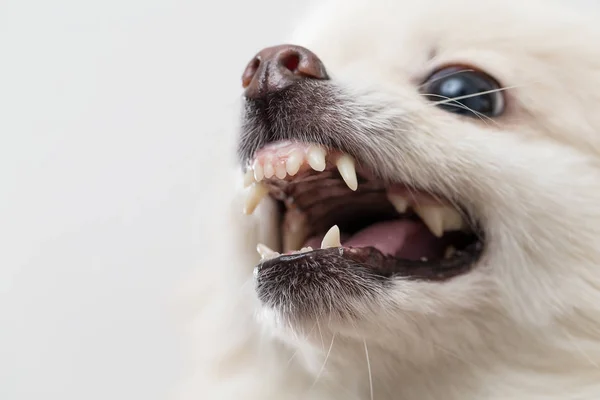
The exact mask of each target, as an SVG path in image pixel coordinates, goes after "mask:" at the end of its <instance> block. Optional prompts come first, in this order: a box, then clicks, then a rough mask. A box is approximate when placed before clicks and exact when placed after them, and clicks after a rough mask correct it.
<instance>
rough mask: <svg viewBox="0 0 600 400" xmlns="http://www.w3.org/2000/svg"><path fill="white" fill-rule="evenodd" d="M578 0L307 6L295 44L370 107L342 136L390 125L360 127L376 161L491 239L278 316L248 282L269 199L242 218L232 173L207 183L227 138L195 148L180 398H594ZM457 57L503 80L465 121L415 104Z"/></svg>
mask: <svg viewBox="0 0 600 400" xmlns="http://www.w3.org/2000/svg"><path fill="white" fill-rule="evenodd" d="M584 3H585V2H579V3H577V4H576V5H575V3H572V2H567V1H545V2H542V1H524V0H503V1H496V0H490V1H487V0H486V1H481V0H453V1H448V0H421V1H408V0H402V1H392V0H388V1H386V0H377V1H372V0H370V1H367V0H363V1H360V0H353V1H348V0H345V1H342V2H330V3H328V4H327V5H324V6H323V7H321V8H320V9H319V10H317V12H316V13H315V15H314V17H313V18H311V19H310V20H308V21H307V22H306V23H305V24H304V25H302V26H301V29H300V30H299V31H298V32H297V34H296V36H295V38H294V41H293V42H294V43H297V44H301V45H304V46H306V47H308V48H309V49H311V50H312V51H314V52H315V53H316V54H317V55H318V56H319V57H320V58H321V59H322V60H323V62H324V64H325V66H326V68H327V69H328V71H329V72H330V74H331V76H332V82H333V84H335V85H336V87H338V88H339V91H340V98H341V99H343V100H344V104H354V105H357V104H359V105H360V104H376V105H382V104H384V105H385V107H386V108H385V110H386V111H385V112H384V113H382V114H380V115H378V116H375V117H373V118H372V119H370V120H356V121H354V123H355V125H356V126H357V129H359V131H360V129H362V131H363V132H366V131H367V130H368V129H377V128H378V127H382V126H383V127H385V128H386V129H388V130H389V129H390V122H389V121H390V120H393V119H394V118H396V117H398V118H399V120H400V121H401V122H400V123H399V125H398V126H395V125H394V128H397V131H395V135H393V136H385V137H379V138H371V137H368V135H366V134H363V137H360V138H359V139H360V140H362V141H364V142H365V143H367V145H366V147H367V150H365V151H368V152H370V153H369V154H372V158H373V159H374V160H373V163H374V165H376V167H377V169H378V171H379V172H380V173H381V174H382V175H385V176H387V177H390V178H392V179H396V180H403V181H406V180H408V181H411V182H414V183H416V184H418V185H419V186H421V187H425V188H428V189H435V190H436V191H438V192H441V193H444V194H445V195H447V196H448V197H449V198H452V199H456V200H457V201H464V202H467V203H468V204H469V205H470V206H471V207H472V209H473V210H475V211H476V215H478V216H479V218H480V219H481V221H482V222H483V224H484V226H485V228H486V231H487V235H488V236H487V243H488V246H489V247H488V249H487V251H486V253H485V256H484V257H483V259H482V260H481V262H480V263H479V265H478V266H477V267H476V268H475V269H474V270H473V271H472V272H470V273H468V274H466V275H464V276H460V277H457V278H454V279H452V280H450V281H448V282H443V283H428V282H407V281H398V282H395V284H394V287H393V289H392V290H389V292H385V293H380V294H379V297H378V301H377V302H375V303H373V304H360V303H356V304H353V307H354V309H355V310H356V311H357V312H358V315H359V317H357V318H356V319H355V320H353V321H335V320H330V319H328V318H327V317H324V318H322V319H320V320H319V319H315V321H312V323H309V324H306V325H303V326H291V327H290V326H287V325H286V324H284V323H283V318H282V316H281V315H278V314H277V312H276V311H274V310H268V309H263V308H262V306H261V305H260V303H259V302H258V300H257V298H256V295H255V293H254V287H253V282H252V269H253V266H254V265H255V264H256V262H257V261H258V260H257V255H256V253H255V250H254V249H255V246H256V243H257V242H263V243H267V244H269V243H275V242H276V237H275V236H276V228H275V225H274V222H273V220H272V218H270V215H271V213H270V210H269V207H271V206H272V205H271V204H270V203H269V202H268V201H265V202H263V204H261V206H260V208H259V210H258V211H257V212H256V213H255V215H254V216H252V217H246V216H244V215H242V213H241V209H242V207H241V203H240V190H239V189H240V188H241V184H240V178H241V177H240V176H239V175H240V173H239V170H238V169H236V170H234V171H232V172H231V174H229V173H226V172H223V173H222V174H219V175H218V176H217V177H216V178H218V179H215V175H214V171H215V170H220V171H229V167H230V166H231V165H233V163H234V161H233V150H234V146H235V140H236V139H237V138H236V136H235V135H234V134H233V133H232V135H231V137H228V138H227V140H224V141H222V142H220V143H215V144H214V145H213V146H214V147H213V149H212V151H214V152H215V154H216V155H217V156H216V157H215V160H214V163H218V162H219V160H221V161H222V165H220V164H213V165H214V166H215V168H213V169H211V170H210V171H208V174H207V175H208V176H207V177H206V182H207V193H209V192H208V190H210V193H211V195H210V198H208V199H207V200H206V202H207V203H206V204H203V208H204V210H205V211H206V212H204V213H203V214H202V224H203V227H204V228H205V230H206V235H205V236H204V237H203V243H202V246H204V249H203V251H204V254H205V256H206V259H205V261H204V263H203V265H201V266H200V267H199V277H198V278H197V280H196V281H195V284H193V285H190V291H189V294H190V297H189V298H188V299H187V301H188V302H189V304H192V305H194V309H193V310H192V311H193V312H194V315H195V324H194V325H195V326H193V327H192V336H193V341H194V345H195V346H196V349H195V352H194V356H195V359H194V374H193V375H192V376H190V377H188V379H187V382H188V385H186V386H185V387H183V388H182V390H181V394H182V396H181V398H183V399H219V400H221V399H222V400H228V399H247V400H259V399H260V400H270V399H273V400H284V399H285V400H287V399H290V400H292V399H294V400H295V399H323V400H329V399H348V400H354V399H356V400H359V399H360V400H365V399H370V398H371V392H372V395H373V398H374V399H377V400H387V399H390V400H391V399H403V400H404V399H406V400H427V399H446V400H453V399H456V400H459V399H460V400H469V399H478V400H482V399H486V400H500V399H502V400H504V399H528V400H537V399H550V400H552V399H561V400H564V399H589V400H592V399H594V400H596V399H600V45H598V43H600V28H596V26H597V22H596V21H597V20H596V19H595V18H594V15H597V12H596V9H595V8H594V7H593V6H590V5H586V4H584ZM590 4H591V5H593V2H592V3H590ZM257 50H258V49H257ZM432 55H433V57H431V56H432ZM455 62H459V63H467V64H470V65H473V66H476V67H479V68H481V69H483V70H485V71H487V72H488V73H490V74H491V75H492V76H494V77H496V78H497V79H498V80H499V81H500V82H501V83H502V84H503V85H504V86H510V87H513V86H514V88H512V89H508V90H507V91H506V95H507V101H508V104H509V105H508V109H507V111H506V113H505V114H504V115H503V116H502V117H500V118H498V119H497V120H495V121H477V120H471V119H469V120H465V119H462V118H459V117H457V116H455V115H452V114H448V113H446V112H444V111H442V110H440V109H438V108H435V107H433V106H429V105H427V104H426V103H424V102H423V99H422V98H421V97H420V96H419V95H418V93H417V91H416V86H417V85H418V83H419V82H420V81H421V80H422V79H423V78H424V77H425V76H426V75H427V74H428V72H430V71H431V70H432V69H435V67H436V66H440V65H442V64H445V63H455ZM241 67H242V66H241ZM344 104H341V105H340V107H343V106H344ZM361 124H362V125H361ZM217 146H221V147H217ZM228 156H231V157H230V158H228ZM235 182H237V183H235ZM224 199H233V201H232V202H225V201H224ZM196 306H197V309H196ZM367 354H368V359H367Z"/></svg>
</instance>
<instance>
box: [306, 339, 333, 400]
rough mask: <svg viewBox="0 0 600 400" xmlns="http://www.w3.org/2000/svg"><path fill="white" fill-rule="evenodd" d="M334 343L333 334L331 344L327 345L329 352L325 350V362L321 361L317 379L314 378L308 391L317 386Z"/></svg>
mask: <svg viewBox="0 0 600 400" xmlns="http://www.w3.org/2000/svg"><path fill="white" fill-rule="evenodd" d="M334 342H335V333H334V334H333V337H332V338H331V344H330V345H329V350H327V354H326V355H325V360H324V361H323V365H322V366H321V369H320V370H319V373H318V374H317V377H316V378H315V381H314V382H313V384H312V385H311V386H310V389H312V388H313V387H315V385H316V384H317V382H318V381H319V379H320V378H321V375H322V374H323V371H325V365H327V360H329V355H330V354H331V349H333V343H334ZM310 389H309V390H310Z"/></svg>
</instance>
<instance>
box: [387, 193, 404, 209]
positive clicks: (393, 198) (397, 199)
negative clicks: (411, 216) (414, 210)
mask: <svg viewBox="0 0 600 400" xmlns="http://www.w3.org/2000/svg"><path fill="white" fill-rule="evenodd" d="M387 196H388V200H389V201H390V203H392V205H393V206H394V208H395V209H396V211H398V212H399V213H400V214H404V213H405V212H406V210H407V209H408V200H407V199H405V198H404V197H402V196H400V195H398V194H394V193H388V195H387Z"/></svg>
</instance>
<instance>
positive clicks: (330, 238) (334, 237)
mask: <svg viewBox="0 0 600 400" xmlns="http://www.w3.org/2000/svg"><path fill="white" fill-rule="evenodd" d="M341 245H342V242H341V241H340V228H338V226H337V225H334V226H332V227H331V228H330V229H329V231H327V233H326V234H325V236H324V237H323V241H322V242H321V248H322V249H328V248H330V247H340V246H341Z"/></svg>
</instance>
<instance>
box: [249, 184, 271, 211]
mask: <svg viewBox="0 0 600 400" xmlns="http://www.w3.org/2000/svg"><path fill="white" fill-rule="evenodd" d="M267 193H269V189H268V188H267V187H266V186H265V185H263V184H262V183H259V182H256V183H253V184H252V186H250V188H249V189H248V193H247V195H246V201H245V203H244V214H246V215H250V214H252V213H253V212H254V210H255V209H256V207H257V206H258V205H259V204H260V201H261V200H262V199H263V198H264V197H265V196H266V195H267Z"/></svg>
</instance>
